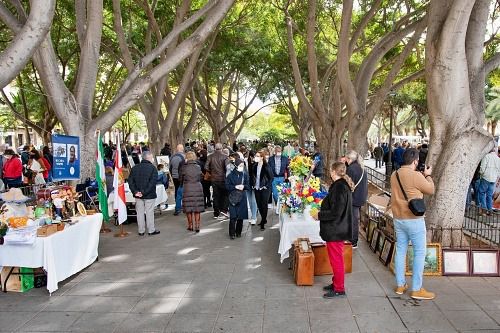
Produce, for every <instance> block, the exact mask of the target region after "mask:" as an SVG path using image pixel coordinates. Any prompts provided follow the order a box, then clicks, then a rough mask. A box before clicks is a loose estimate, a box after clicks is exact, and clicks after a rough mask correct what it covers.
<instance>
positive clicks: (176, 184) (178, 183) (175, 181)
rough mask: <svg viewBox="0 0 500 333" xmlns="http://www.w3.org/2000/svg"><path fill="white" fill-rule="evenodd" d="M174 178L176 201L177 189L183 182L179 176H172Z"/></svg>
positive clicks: (175, 196)
mask: <svg viewBox="0 0 500 333" xmlns="http://www.w3.org/2000/svg"><path fill="white" fill-rule="evenodd" d="M172 180H173V181H174V201H175V198H177V190H178V189H179V187H181V186H180V185H181V182H180V181H179V178H172Z"/></svg>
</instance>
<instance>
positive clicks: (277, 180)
mask: <svg viewBox="0 0 500 333" xmlns="http://www.w3.org/2000/svg"><path fill="white" fill-rule="evenodd" d="M284 181H285V177H274V178H273V199H274V202H278V189H277V188H276V186H278V185H280V184H281V183H283V182H284Z"/></svg>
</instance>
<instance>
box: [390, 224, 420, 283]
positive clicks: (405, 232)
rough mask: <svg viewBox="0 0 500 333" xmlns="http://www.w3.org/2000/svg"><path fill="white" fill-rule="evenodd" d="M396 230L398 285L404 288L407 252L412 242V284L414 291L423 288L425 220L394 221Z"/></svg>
mask: <svg viewBox="0 0 500 333" xmlns="http://www.w3.org/2000/svg"><path fill="white" fill-rule="evenodd" d="M394 230H395V231H396V256H395V257H394V266H395V269H396V283H397V285H398V286H399V287H401V286H404V285H405V283H406V279H405V266H406V250H407V249H408V244H409V242H410V241H411V244H412V246H413V267H412V272H413V274H412V282H411V287H412V290H413V291H418V290H420V288H422V276H423V274H424V264H425V255H426V253H427V244H426V232H427V231H426V228H425V220H424V219H423V218H418V219H411V220H398V219H394Z"/></svg>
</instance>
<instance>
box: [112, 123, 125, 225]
mask: <svg viewBox="0 0 500 333" xmlns="http://www.w3.org/2000/svg"><path fill="white" fill-rule="evenodd" d="M122 166H123V165H122V151H121V148H120V135H119V134H118V132H117V133H116V154H115V176H114V179H113V187H114V188H115V190H114V195H115V198H114V201H113V208H114V209H115V210H118V224H122V223H123V222H125V221H126V220H127V206H126V205H125V185H124V181H123V172H122Z"/></svg>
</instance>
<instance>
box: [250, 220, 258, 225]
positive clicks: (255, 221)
mask: <svg viewBox="0 0 500 333" xmlns="http://www.w3.org/2000/svg"><path fill="white" fill-rule="evenodd" d="M248 222H250V224H251V225H255V224H257V220H256V219H255V220H254V219H250V220H248Z"/></svg>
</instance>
